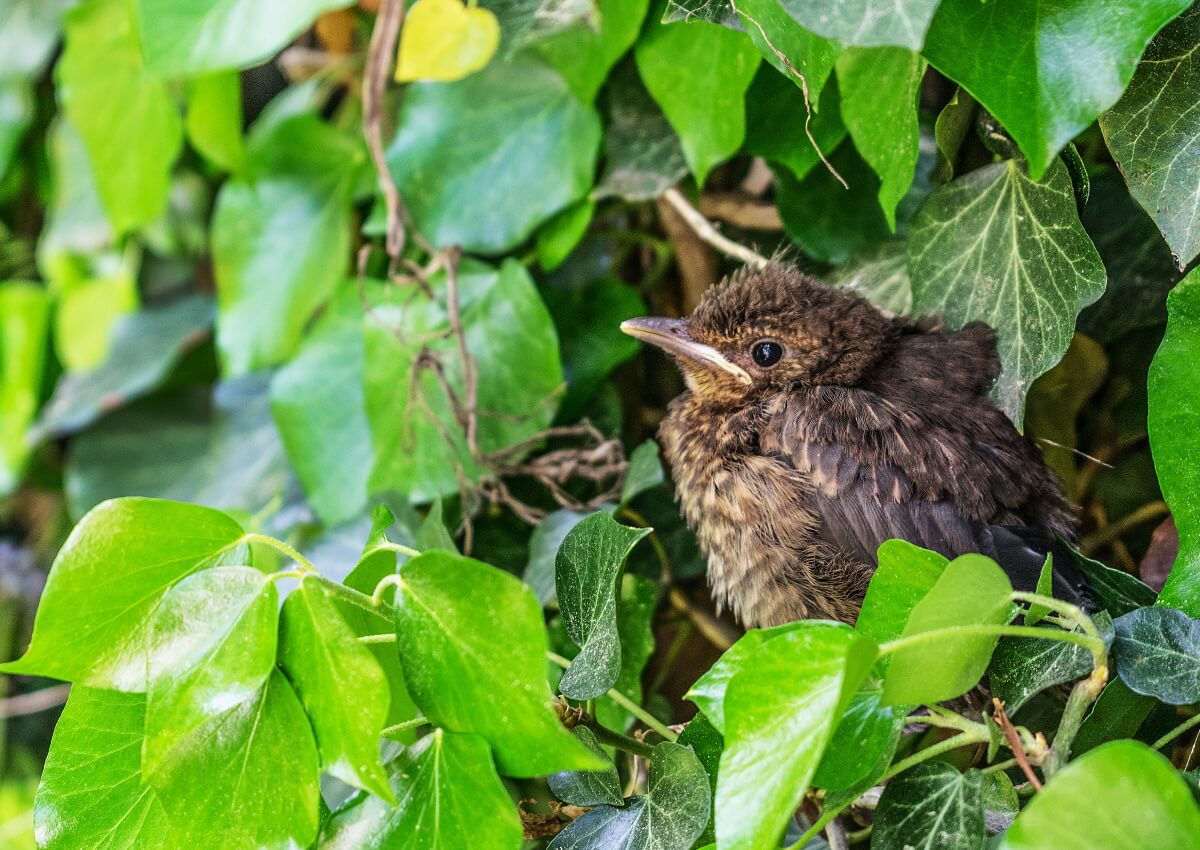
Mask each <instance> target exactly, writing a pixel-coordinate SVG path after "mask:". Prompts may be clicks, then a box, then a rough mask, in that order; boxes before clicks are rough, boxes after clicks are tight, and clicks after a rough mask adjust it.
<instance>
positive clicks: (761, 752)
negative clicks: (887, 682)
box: [706, 622, 876, 850]
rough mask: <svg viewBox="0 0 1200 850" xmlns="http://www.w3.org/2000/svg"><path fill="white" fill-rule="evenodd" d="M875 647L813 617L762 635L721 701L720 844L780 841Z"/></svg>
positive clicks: (732, 849) (742, 848) (739, 847)
mask: <svg viewBox="0 0 1200 850" xmlns="http://www.w3.org/2000/svg"><path fill="white" fill-rule="evenodd" d="M875 652H876V646H875V644H874V643H872V642H871V641H870V640H868V639H867V638H864V637H862V636H860V635H858V634H856V633H855V632H854V630H853V629H850V628H849V627H847V626H844V625H841V624H833V623H822V622H811V623H803V624H802V625H801V626H799V627H797V628H796V629H794V630H793V631H789V632H787V633H786V634H782V635H779V636H778V637H775V638H773V639H771V640H769V641H766V642H765V643H763V644H762V646H760V647H759V648H757V649H756V650H755V651H753V652H752V653H751V654H750V655H749V656H748V657H747V658H746V660H745V661H744V662H743V663H742V664H741V665H740V669H739V670H738V671H737V672H736V673H735V675H734V676H733V679H732V680H731V681H730V683H729V687H728V691H727V693H726V695H725V702H724V713H725V751H724V753H723V754H722V756H721V770H720V776H719V778H718V780H717V799H716V821H717V842H718V844H720V846H721V847H722V848H729V850H750V848H758V847H770V846H774V845H775V844H776V843H777V842H778V841H779V838H780V836H782V835H783V831H784V827H785V826H786V824H787V822H788V821H789V820H790V819H791V817H792V814H793V812H795V811H796V807H797V806H798V805H799V804H800V800H801V799H802V798H803V796H804V793H805V791H806V790H807V788H808V784H809V782H810V781H811V779H812V776H813V773H814V772H815V771H816V769H817V764H818V763H819V762H820V760H821V754H822V753H823V751H824V750H825V746H826V744H827V743H828V741H829V739H830V737H831V736H832V735H833V731H834V727H835V726H836V724H837V720H838V718H839V717H840V716H841V714H842V711H843V710H844V709H845V707H846V706H847V705H848V703H849V702H850V700H851V698H852V697H853V695H854V693H855V691H857V690H858V686H859V684H860V683H861V682H862V680H863V678H864V677H865V676H866V674H867V671H868V670H869V669H870V666H871V663H872V662H873V661H874V660H875ZM706 713H707V712H706Z"/></svg>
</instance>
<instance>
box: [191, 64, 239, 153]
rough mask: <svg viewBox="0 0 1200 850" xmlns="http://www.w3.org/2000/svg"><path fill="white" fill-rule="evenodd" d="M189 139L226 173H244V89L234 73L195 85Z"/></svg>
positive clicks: (205, 79)
mask: <svg viewBox="0 0 1200 850" xmlns="http://www.w3.org/2000/svg"><path fill="white" fill-rule="evenodd" d="M186 127H187V135H188V138H189V139H190V140H191V142H192V144H193V145H194V146H195V148H196V150H198V151H200V153H201V154H203V155H204V158H205V159H207V160H208V161H209V162H211V163H212V164H213V165H215V166H217V167H218V168H221V169H223V170H225V171H234V172H237V171H241V170H242V167H243V166H244V164H245V161H246V145H245V143H244V142H243V141H242V86H241V81H240V79H239V78H238V75H237V74H235V73H233V72H232V71H226V72H224V73H219V74H208V75H207V76H203V77H199V78H198V79H196V80H193V81H192V85H191V88H190V89H189V90H188V100H187V119H186Z"/></svg>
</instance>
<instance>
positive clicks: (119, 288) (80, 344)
mask: <svg viewBox="0 0 1200 850" xmlns="http://www.w3.org/2000/svg"><path fill="white" fill-rule="evenodd" d="M51 289H52V290H54V291H55V295H56V298H57V301H58V305H57V309H56V310H55V311H54V350H55V351H56V352H57V354H58V359H59V360H61V361H62V363H63V365H64V366H66V367H67V369H68V370H69V371H71V372H87V371H91V370H92V369H94V368H96V367H97V366H99V365H100V364H101V363H103V362H104V360H105V358H106V357H107V356H108V352H109V345H110V343H111V339H112V333H113V330H114V327H115V326H116V324H117V322H118V321H120V320H121V318H122V317H123V316H126V315H128V314H129V313H132V312H133V311H134V310H135V309H137V281H136V279H135V271H134V269H133V268H130V267H129V266H128V265H127V264H125V263H120V264H119V265H118V266H117V267H116V268H114V269H113V270H112V271H111V273H110V274H106V275H104V276H101V277H94V278H86V279H80V280H75V281H71V282H69V283H67V282H63V281H57V280H52V281H51Z"/></svg>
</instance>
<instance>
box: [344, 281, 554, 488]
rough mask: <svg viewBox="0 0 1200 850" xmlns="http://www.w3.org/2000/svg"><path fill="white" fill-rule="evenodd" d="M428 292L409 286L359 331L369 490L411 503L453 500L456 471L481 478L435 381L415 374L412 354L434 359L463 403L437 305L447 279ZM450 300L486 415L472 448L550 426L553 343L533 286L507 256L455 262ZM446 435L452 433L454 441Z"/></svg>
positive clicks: (427, 372)
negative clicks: (369, 446) (499, 262)
mask: <svg viewBox="0 0 1200 850" xmlns="http://www.w3.org/2000/svg"><path fill="white" fill-rule="evenodd" d="M432 286H433V290H434V295H435V299H436V300H433V301H431V300H428V299H427V298H425V297H424V296H422V295H421V294H420V293H419V292H417V291H415V290H413V291H411V292H410V293H405V295H404V301H403V302H402V303H395V302H393V303H389V304H387V305H381V306H379V307H376V308H375V309H374V310H373V311H372V314H371V315H370V316H369V317H366V318H365V320H364V326H363V327H364V329H365V330H364V334H365V340H366V371H365V376H364V386H365V389H366V397H367V421H368V423H369V425H370V429H371V438H372V442H373V445H374V451H375V467H374V470H373V472H372V474H371V479H370V489H371V491H372V492H381V491H386V490H395V491H397V492H401V493H405V494H407V495H408V496H409V498H410V499H412V500H413V501H414V502H416V503H421V502H426V501H430V500H432V499H435V498H437V497H438V496H446V495H451V494H457V493H458V492H459V487H460V486H461V485H462V479H461V478H460V477H459V476H460V474H461V475H464V476H466V478H467V479H468V480H472V481H473V480H475V479H476V478H478V477H479V476H480V475H482V474H483V472H484V470H483V469H482V468H481V466H480V465H479V463H478V462H477V461H476V460H474V459H473V458H472V456H471V453H470V451H469V450H468V448H467V446H466V440H465V438H464V436H463V435H462V427H461V426H460V425H459V423H458V421H457V420H456V419H455V418H454V414H453V411H452V408H451V404H450V401H449V400H448V399H447V398H446V393H445V391H444V390H443V388H442V385H441V383H440V381H439V378H438V376H437V375H436V374H435V373H434V372H433V370H432V369H429V368H422V369H414V368H413V363H414V362H415V361H416V359H417V355H418V354H419V353H420V352H422V351H425V352H427V353H428V354H432V355H434V356H437V357H438V359H439V361H440V362H441V365H442V370H443V373H444V375H445V378H446V380H447V382H448V383H449V385H450V386H451V387H452V388H453V389H454V391H455V392H456V393H457V394H458V395H459V398H462V397H463V395H462V394H463V391H464V385H463V377H462V360H461V357H460V356H459V351H458V345H457V343H456V342H455V340H454V338H453V336H452V335H451V334H450V322H449V319H448V317H447V314H446V310H445V307H444V306H443V304H444V298H445V277H444V276H438V277H435V278H433V280H432ZM458 301H459V310H460V313H461V317H462V323H463V329H464V335H465V337H466V343H467V350H468V352H470V354H471V356H472V357H473V358H474V360H475V364H476V368H477V374H478V377H479V396H478V409H479V410H480V411H481V412H482V411H487V415H482V413H481V415H480V416H479V424H478V428H479V433H478V440H479V448H480V451H481V452H482V453H484V454H490V453H492V452H496V451H499V450H501V449H505V448H509V447H511V446H513V445H515V444H517V443H521V442H523V441H525V440H527V439H529V438H530V437H532V436H533V435H534V434H536V433H537V432H538V431H539V430H540V429H542V428H544V427H546V426H547V425H549V424H550V421H551V420H552V419H553V416H554V398H555V395H556V393H557V392H558V391H559V390H560V388H561V385H562V367H561V365H560V363H559V355H558V344H557V343H558V341H557V339H556V337H555V333H554V324H553V322H552V321H551V319H550V315H549V313H548V312H547V310H546V307H545V305H544V304H543V303H542V301H541V299H540V298H539V297H538V292H537V289H536V288H535V287H534V285H533V281H532V280H530V278H529V275H528V273H527V272H526V271H525V269H524V268H523V267H522V266H521V264H520V263H518V262H516V261H515V260H511V259H510V260H507V261H505V263H504V265H503V266H501V268H500V269H499V270H494V269H491V268H488V267H487V266H484V265H481V264H479V263H476V262H465V263H463V265H462V268H461V269H460V271H459V277H458ZM414 373H415V375H414ZM446 434H450V435H454V436H453V439H454V442H453V444H451V443H449V442H447V439H446V436H445V435H446ZM514 459H515V458H514Z"/></svg>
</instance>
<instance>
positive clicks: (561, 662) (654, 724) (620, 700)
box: [546, 652, 679, 741]
mask: <svg viewBox="0 0 1200 850" xmlns="http://www.w3.org/2000/svg"><path fill="white" fill-rule="evenodd" d="M546 657H547V658H548V659H550V661H551V662H552V663H554V664H557V665H558V666H559V667H561V668H563V669H564V670H566V669H567V668H568V667H570V666H571V661H570V659H567V658H563V657H562V656H561V655H559V654H558V653H556V652H547V653H546ZM608 697H609V699H611V700H612V701H613V702H615V703H616V704H617V705H619V706H621V708H623V709H625V710H626V711H628V712H629V713H630V714H632V715H633V716H634V717H636V718H637V719H638V720H640V721H642V723H643V724H644V725H645V726H646V727H647V728H649V729H653V730H654V731H655V732H657V733H658V734H659V735H662V736H663V737H664V738H666V739H667V740H668V741H674V740H675V739H676V738H678V737H679V735H677V734H676V733H674V732H672V731H671V730H670V729H669V728H667V726H666V724H664V723H663V722H662V721H661V720H659V719H658V718H657V717H655V716H654V715H653V714H651V713H650V712H648V711H646V709H644V708H642V707H641V706H640V705H638V704H637V703H636V702H634V701H633V700H631V699H630V698H629V697H627V696H625V694H623V693H621V692H620V691H618V690H617V689H616V688H613V689H611V690H609V692H608Z"/></svg>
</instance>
